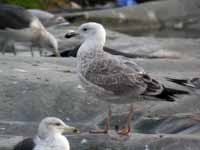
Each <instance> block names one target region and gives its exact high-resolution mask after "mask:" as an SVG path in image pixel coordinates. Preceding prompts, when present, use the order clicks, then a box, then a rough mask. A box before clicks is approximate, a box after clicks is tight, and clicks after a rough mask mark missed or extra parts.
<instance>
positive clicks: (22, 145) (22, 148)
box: [13, 138, 35, 150]
mask: <svg viewBox="0 0 200 150" xmlns="http://www.w3.org/2000/svg"><path fill="white" fill-rule="evenodd" d="M34 146H35V143H34V140H33V139H32V138H27V139H24V140H23V141H21V142H19V143H18V144H17V145H15V147H14V149H13V150H33V148H34Z"/></svg>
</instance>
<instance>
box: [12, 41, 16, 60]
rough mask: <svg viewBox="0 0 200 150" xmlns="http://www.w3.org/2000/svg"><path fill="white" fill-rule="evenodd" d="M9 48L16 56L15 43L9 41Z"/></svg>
mask: <svg viewBox="0 0 200 150" xmlns="http://www.w3.org/2000/svg"><path fill="white" fill-rule="evenodd" d="M11 48H12V50H13V54H14V55H15V56H16V55H17V51H16V49H15V42H14V41H11Z"/></svg>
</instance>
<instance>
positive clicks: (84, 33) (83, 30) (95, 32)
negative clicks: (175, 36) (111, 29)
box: [65, 22, 106, 43]
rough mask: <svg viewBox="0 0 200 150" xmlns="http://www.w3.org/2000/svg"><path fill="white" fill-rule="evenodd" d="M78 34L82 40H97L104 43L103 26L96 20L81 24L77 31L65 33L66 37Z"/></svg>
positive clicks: (104, 32)
mask: <svg viewBox="0 0 200 150" xmlns="http://www.w3.org/2000/svg"><path fill="white" fill-rule="evenodd" d="M74 36H78V37H80V38H81V40H82V41H83V42H84V41H86V40H98V41H99V42H100V41H102V42H103V43H105V39H106V31H105V29H104V27H103V26H102V25H101V24H99V23H96V22H89V23H84V24H82V25H81V26H80V27H79V28H78V30H77V31H71V32H69V33H66V35H65V37H66V38H71V37H74Z"/></svg>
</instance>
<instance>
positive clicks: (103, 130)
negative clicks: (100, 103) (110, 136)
mask: <svg viewBox="0 0 200 150" xmlns="http://www.w3.org/2000/svg"><path fill="white" fill-rule="evenodd" d="M111 117H112V111H111V106H110V105H109V108H108V117H107V119H106V123H105V127H104V129H98V130H91V131H90V133H96V134H101V133H104V134H106V133H108V131H109V130H110V123H111Z"/></svg>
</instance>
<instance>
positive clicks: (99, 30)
mask: <svg viewBox="0 0 200 150" xmlns="http://www.w3.org/2000/svg"><path fill="white" fill-rule="evenodd" d="M74 36H77V37H79V38H80V39H81V40H82V44H81V46H80V48H79V50H78V53H77V72H78V76H79V78H80V81H81V83H82V85H83V87H84V88H85V89H86V91H88V92H89V93H91V94H93V95H95V96H96V97H97V98H99V99H100V100H105V101H107V102H110V103H115V104H125V103H130V104H131V105H130V110H129V113H128V117H127V127H125V128H124V129H121V130H119V132H118V133H120V134H124V135H129V133H130V131H131V119H132V113H133V104H132V103H134V102H135V101H141V100H147V101H148V100H163V101H169V102H173V101H175V97H176V94H188V92H186V91H182V90H176V89H171V88H167V87H165V86H164V85H163V84H161V83H160V82H158V81H156V80H155V79H153V78H151V76H149V75H148V74H147V73H145V71H144V70H143V69H142V67H140V66H139V65H137V64H136V63H134V62H130V61H127V60H124V59H119V58H118V57H116V56H114V55H111V54H109V53H107V52H105V51H104V50H103V46H104V44H105V42H106V31H105V29H104V27H103V26H102V25H101V24H98V23H95V22H89V23H85V24H82V25H81V26H80V27H79V28H78V30H77V31H73V32H69V33H67V34H66V35H65V37H67V38H71V37H74ZM111 116H112V114H111V108H110V107H109V111H108V118H107V122H106V126H105V129H103V130H99V131H98V130H94V131H91V132H92V133H107V132H108V130H109V129H110V119H111Z"/></svg>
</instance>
